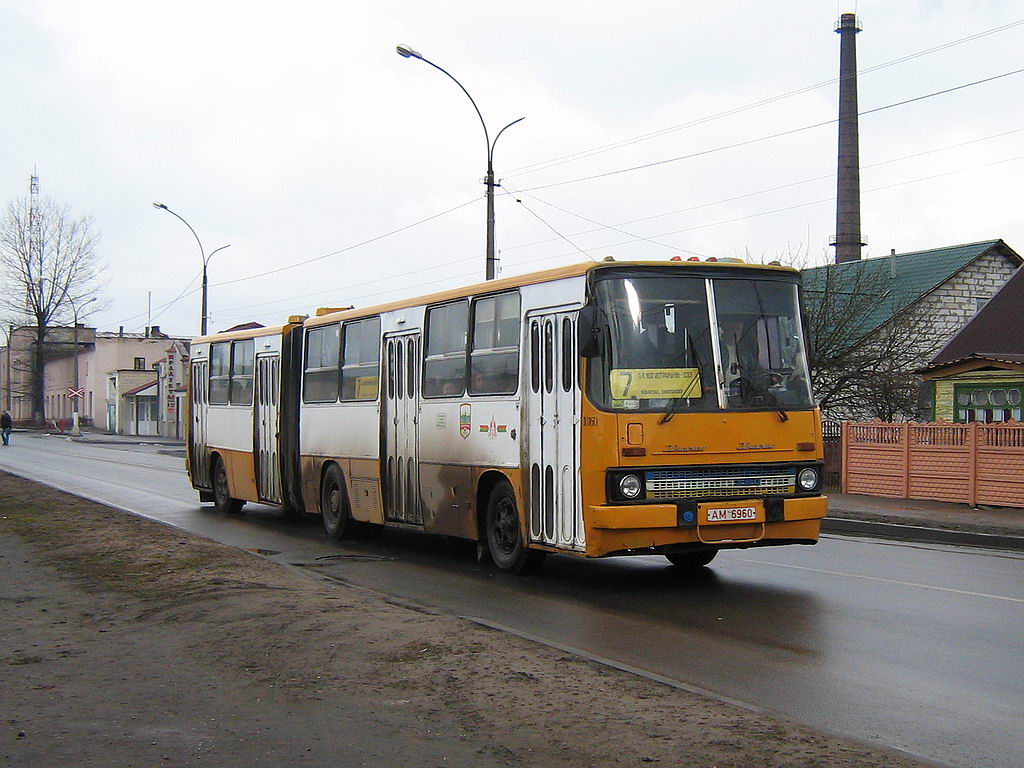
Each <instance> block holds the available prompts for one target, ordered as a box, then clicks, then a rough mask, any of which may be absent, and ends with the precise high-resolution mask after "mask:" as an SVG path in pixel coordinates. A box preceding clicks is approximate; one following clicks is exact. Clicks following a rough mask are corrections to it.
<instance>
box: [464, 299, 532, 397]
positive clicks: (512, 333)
mask: <svg viewBox="0 0 1024 768" xmlns="http://www.w3.org/2000/svg"><path fill="white" fill-rule="evenodd" d="M519 327H520V322H519V294H518V293H503V294H500V295H498V296H485V297H483V298H480V299H476V300H475V301H474V302H473V336H472V342H471V344H472V349H471V351H470V355H469V367H470V384H469V391H470V394H474V395H510V394H514V393H515V391H516V390H517V389H518V388H519Z"/></svg>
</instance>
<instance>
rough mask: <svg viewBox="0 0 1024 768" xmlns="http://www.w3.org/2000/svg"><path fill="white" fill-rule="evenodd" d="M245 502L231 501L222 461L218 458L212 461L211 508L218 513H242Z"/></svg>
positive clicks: (226, 474)
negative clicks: (214, 508) (215, 509)
mask: <svg viewBox="0 0 1024 768" xmlns="http://www.w3.org/2000/svg"><path fill="white" fill-rule="evenodd" d="M244 504H245V502H244V501H242V500H241V499H232V498H231V491H230V489H229V487H228V473H227V470H226V469H224V460H223V459H221V457H220V456H218V457H217V458H215V459H214V460H213V506H214V507H216V508H217V511H218V512H231V513H237V512H241V511H242V505H244Z"/></svg>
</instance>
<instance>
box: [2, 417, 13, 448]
mask: <svg viewBox="0 0 1024 768" xmlns="http://www.w3.org/2000/svg"><path fill="white" fill-rule="evenodd" d="M13 427H14V422H13V421H11V414H9V413H8V412H7V411H6V410H5V411H4V412H3V415H0V435H2V436H3V439H4V445H10V444H11V429H12V428H13Z"/></svg>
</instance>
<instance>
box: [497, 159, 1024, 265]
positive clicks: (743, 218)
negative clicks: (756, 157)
mask: <svg viewBox="0 0 1024 768" xmlns="http://www.w3.org/2000/svg"><path fill="white" fill-rule="evenodd" d="M1019 160H1024V155H1018V156H1016V157H1009V158H1004V159H1002V160H995V161H993V162H990V163H982V164H979V165H972V166H970V167H967V168H959V169H957V170H953V171H945V172H943V173H937V174H932V175H931V176H921V177H919V178H916V179H908V180H906V181H900V182H894V183H892V184H885V185H882V186H879V187H872V188H870V189H865V190H862V193H864V194H866V193H869V192H879V191H881V190H885V189H892V188H894V187H902V186H907V185H908V184H916V183H920V182H924V181H934V180H935V179H939V178H944V177H947V176H955V175H958V174H961V173H967V172H969V171H974V170H978V169H979V168H990V167H992V166H996V165H1004V164H1006V163H1012V162H1016V161H1019ZM835 200H836V198H835V195H831V196H829V197H824V198H821V199H819V200H811V201H809V202H805V203H797V204H795V205H789V206H784V207H782V208H773V209H772V210H768V211H759V212H757V213H751V214H747V215H745V216H736V217H734V218H731V219H723V220H721V221H713V222H708V223H706V224H697V225H694V226H691V227H684V228H683V229H674V230H671V231H669V232H659V233H658V234H655V235H653V236H652V237H668V236H670V235H680V234H684V233H687V232H694V231H697V230H700V229H709V228H711V227H718V226H722V225H723V224H735V223H736V222H739V221H746V220H748V219H756V218H761V217H763V216H770V215H772V214H775V213H785V212H787V211H793V210H797V209H799V208H808V207H810V206H812V205H821V204H823V203H835ZM640 239H641V238H632V239H630V240H623V241H620V242H617V243H610V244H607V245H603V246H601V247H602V248H619V247H622V246H626V245H632V244H634V243H636V242H637V241H638V240H640ZM572 255H573V254H572V253H560V254H556V255H555V256H543V257H539V258H536V259H528V260H524V261H516V262H513V264H514V265H520V264H532V263H535V262H538V261H551V260H553V259H561V258H565V257H567V256H572Z"/></svg>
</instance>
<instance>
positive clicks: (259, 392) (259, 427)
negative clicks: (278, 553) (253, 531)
mask: <svg viewBox="0 0 1024 768" xmlns="http://www.w3.org/2000/svg"><path fill="white" fill-rule="evenodd" d="M280 377H281V358H280V356H278V355H257V356H256V392H255V396H254V397H255V402H256V410H255V413H254V418H255V420H256V424H255V425H254V426H255V429H253V455H254V456H255V457H256V492H257V493H258V494H259V497H260V500H261V501H266V502H270V503H271V504H280V503H281V464H280V462H279V461H278V453H277V444H278V403H279V400H278V394H279V393H280V391H281V379H280Z"/></svg>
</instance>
